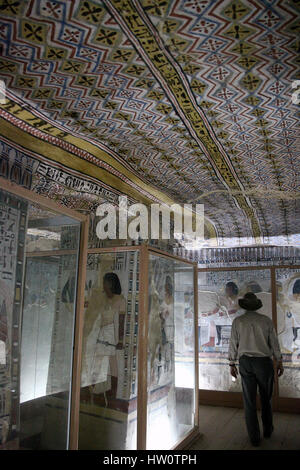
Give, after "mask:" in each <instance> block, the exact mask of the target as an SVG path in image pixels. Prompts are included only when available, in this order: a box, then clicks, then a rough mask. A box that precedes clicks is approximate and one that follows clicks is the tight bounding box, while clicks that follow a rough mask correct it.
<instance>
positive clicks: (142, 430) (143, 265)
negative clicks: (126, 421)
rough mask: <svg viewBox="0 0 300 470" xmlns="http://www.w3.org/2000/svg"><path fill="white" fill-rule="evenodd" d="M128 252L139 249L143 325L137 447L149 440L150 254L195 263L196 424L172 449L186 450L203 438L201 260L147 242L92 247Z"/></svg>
mask: <svg viewBox="0 0 300 470" xmlns="http://www.w3.org/2000/svg"><path fill="white" fill-rule="evenodd" d="M124 251H138V252H139V264H140V271H139V285H140V290H139V326H138V382H137V383H138V394H137V450H146V441H147V398H148V391H147V358H148V326H149V324H148V319H149V308H148V303H149V298H148V284H149V272H148V268H149V255H150V254H153V255H156V256H160V257H164V258H167V259H174V260H176V261H179V262H182V263H184V264H187V265H190V266H193V287H194V320H195V324H194V335H195V389H194V396H195V403H194V407H195V425H194V428H193V429H192V430H191V431H189V432H188V433H187V435H185V436H184V437H183V438H182V439H181V440H180V441H178V442H177V443H176V444H175V445H174V446H173V448H172V449H174V450H175V449H177V450H179V449H183V448H185V447H186V446H188V445H189V444H191V442H192V441H193V440H194V439H196V438H197V437H199V435H200V433H199V396H198V393H199V386H198V384H199V380H198V377H199V376H198V374H199V366H198V272H197V269H198V268H197V263H195V262H192V261H188V260H186V259H184V258H181V257H179V256H175V255H171V254H169V253H166V252H164V251H162V250H159V249H157V248H154V247H150V246H148V245H146V244H143V245H133V246H116V247H115V246H114V247H106V248H89V249H88V250H87V252H88V254H103V253H120V252H124Z"/></svg>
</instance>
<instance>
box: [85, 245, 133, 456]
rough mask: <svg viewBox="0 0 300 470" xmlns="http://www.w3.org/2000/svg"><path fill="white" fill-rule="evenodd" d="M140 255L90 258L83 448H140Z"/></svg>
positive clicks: (88, 267) (91, 256) (86, 316)
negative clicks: (138, 429) (137, 395)
mask: <svg viewBox="0 0 300 470" xmlns="http://www.w3.org/2000/svg"><path fill="white" fill-rule="evenodd" d="M138 261H139V259H138V252H137V251H132V252H123V253H106V254H105V253H103V254H91V255H89V257H88V266H87V279H86V292H85V306H86V309H85V319H84V335H83V359H82V373H81V387H82V388H81V406H80V429H79V448H80V449H112V450H115V449H122V450H125V449H135V448H136V393H137V390H136V381H137V375H136V374H137V367H136V364H137V329H138V292H139V265H138Z"/></svg>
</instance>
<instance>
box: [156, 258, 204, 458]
mask: <svg viewBox="0 0 300 470" xmlns="http://www.w3.org/2000/svg"><path fill="white" fill-rule="evenodd" d="M149 282H150V286H149V333H148V406H147V449H170V448H171V447H173V446H174V445H175V444H176V443H177V442H178V441H179V440H180V439H182V438H183V437H184V436H185V435H186V434H187V433H188V432H189V431H191V430H192V429H193V426H194V386H195V362H194V354H195V349H194V330H193V328H194V305H193V268H192V267H190V266H189V265H187V264H184V263H178V262H175V261H174V260H172V259H166V258H162V257H158V256H154V255H151V256H150V270H149Z"/></svg>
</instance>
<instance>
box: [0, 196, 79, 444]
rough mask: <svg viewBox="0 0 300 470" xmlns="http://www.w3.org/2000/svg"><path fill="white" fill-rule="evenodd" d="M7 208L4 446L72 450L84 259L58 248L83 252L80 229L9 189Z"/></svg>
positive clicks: (0, 267)
mask: <svg viewBox="0 0 300 470" xmlns="http://www.w3.org/2000/svg"><path fill="white" fill-rule="evenodd" d="M0 202H1V211H0V213H1V215H0V217H1V221H2V222H3V223H2V228H3V229H4V230H2V232H1V234H0V251H1V257H0V258H1V260H2V261H3V262H2V261H1V262H0V263H1V264H0V448H4V449H10V448H19V446H20V448H22V449H66V448H67V446H68V432H69V405H70V383H71V380H70V379H71V367H72V353H73V334H74V315H75V308H74V307H75V300H76V299H75V290H76V278H77V255H76V254H67V251H64V253H65V254H64V255H63V256H62V255H60V254H59V252H58V251H57V249H61V248H63V249H64V250H65V249H66V247H67V244H66V243H65V241H66V240H67V239H69V240H70V238H72V249H75V250H78V241H79V233H80V223H79V222H77V221H76V220H73V219H71V218H70V217H68V218H66V219H62V217H61V216H60V215H58V214H56V213H55V212H53V211H45V210H44V209H42V208H41V207H39V206H38V204H27V203H26V202H25V201H23V199H21V198H19V197H16V196H11V195H9V194H8V193H5V192H4V191H1V192H0ZM13 219H14V222H13ZM41 219H43V222H41ZM46 220H47V222H45V221H46ZM49 221H51V224H50V223H49ZM43 224H44V225H43ZM45 224H46V225H47V233H46V234H45V233H44V231H43V230H40V228H41V227H42V226H43V228H44V227H45ZM68 224H69V225H68ZM32 230H33V231H34V235H33V234H32ZM68 232H70V233H71V234H72V235H71V237H70V236H68ZM57 233H59V234H60V237H59V239H58V237H57ZM33 237H34V238H33ZM51 237H54V239H55V240H56V242H55V243H56V245H55V247H54V246H52V248H51V247H50V245H49V243H48V240H49V239H50V240H51ZM74 241H75V242H76V244H74ZM36 247H38V248H39V250H38V251H40V253H35V256H33V255H32V254H31V252H32V251H36V249H35V248H36ZM28 248H29V251H28ZM50 248H51V249H55V250H56V252H54V256H52V254H50V255H49V253H45V255H43V253H42V252H44V251H49V250H50V251H51V249H50ZM26 249H27V251H26V252H25V250H26ZM55 253H57V254H55Z"/></svg>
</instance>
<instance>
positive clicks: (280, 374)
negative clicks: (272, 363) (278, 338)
mask: <svg viewBox="0 0 300 470" xmlns="http://www.w3.org/2000/svg"><path fill="white" fill-rule="evenodd" d="M276 369H277V375H278V377H281V376H282V374H283V371H284V368H283V365H282V362H281V361H280V362H277V366H276Z"/></svg>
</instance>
